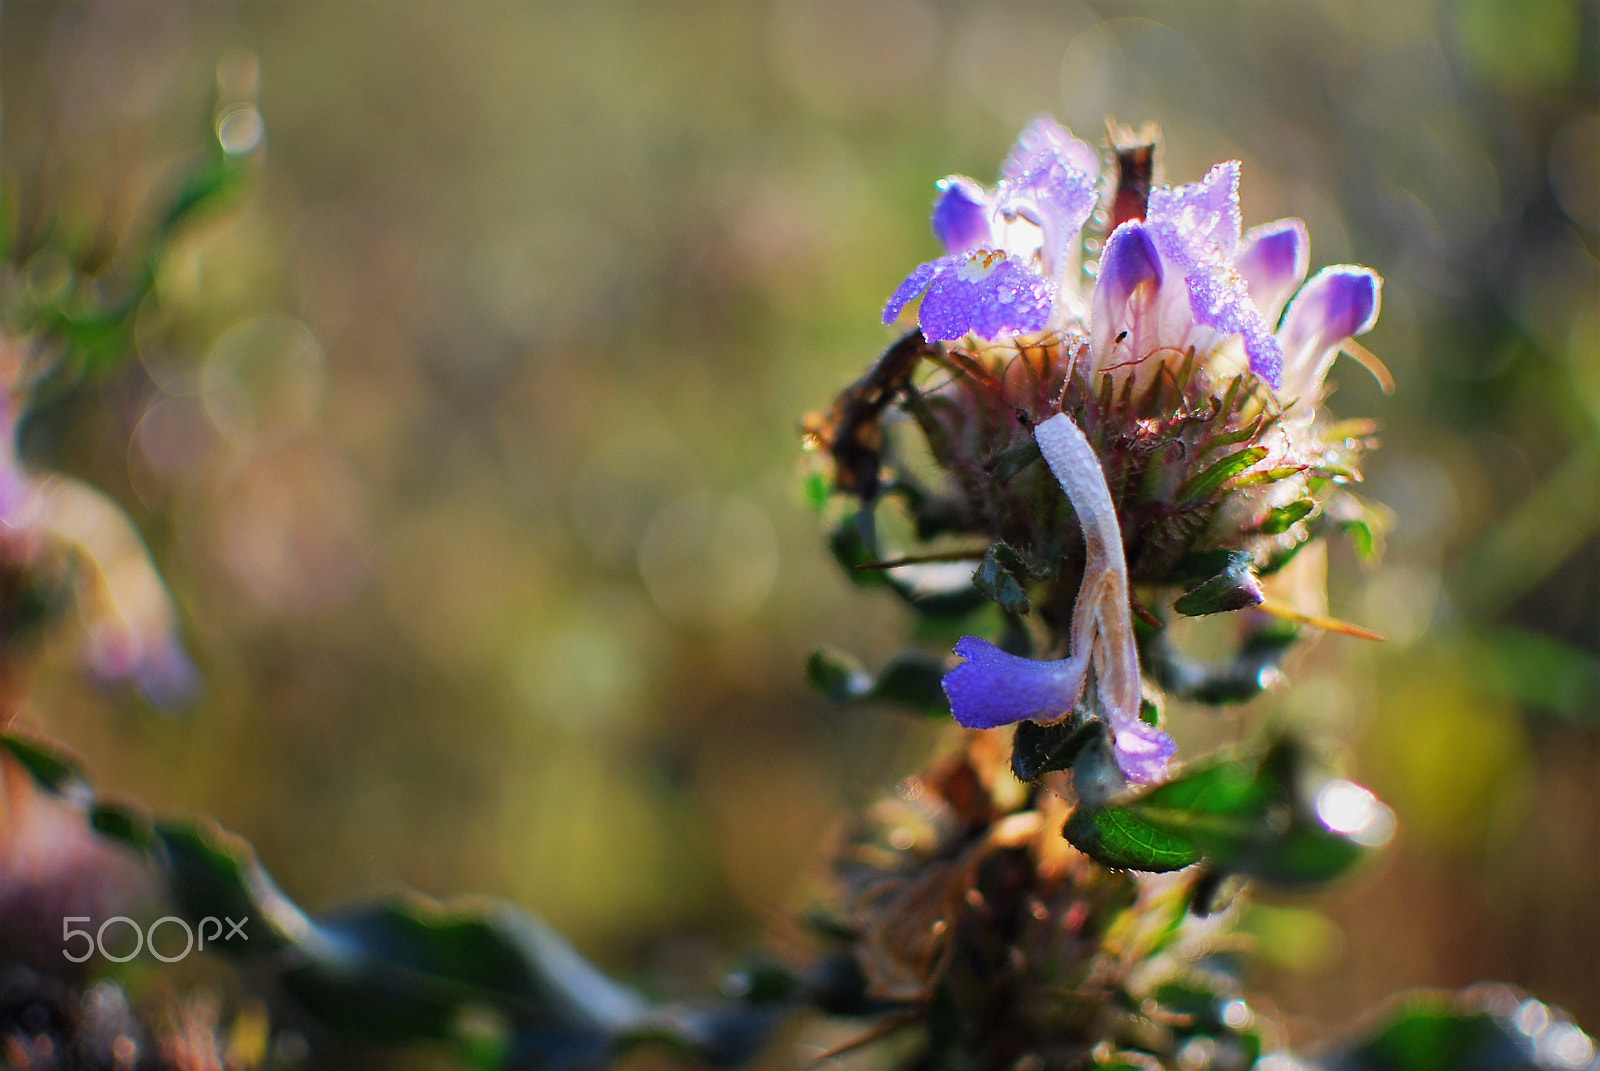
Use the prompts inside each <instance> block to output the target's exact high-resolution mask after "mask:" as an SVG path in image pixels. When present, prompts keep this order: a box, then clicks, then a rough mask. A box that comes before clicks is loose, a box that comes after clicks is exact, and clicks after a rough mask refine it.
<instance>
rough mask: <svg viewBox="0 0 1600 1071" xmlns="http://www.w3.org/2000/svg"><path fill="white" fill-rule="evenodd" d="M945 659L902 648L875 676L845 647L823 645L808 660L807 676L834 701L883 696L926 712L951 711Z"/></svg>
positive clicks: (885, 699) (888, 699)
mask: <svg viewBox="0 0 1600 1071" xmlns="http://www.w3.org/2000/svg"><path fill="white" fill-rule="evenodd" d="M945 668H946V667H945V660H944V659H943V658H938V657H935V656H932V655H927V654H923V653H922V652H920V651H901V652H900V653H899V654H897V655H895V656H894V657H892V658H890V659H889V661H888V662H885V663H884V666H883V669H882V671H880V672H879V674H878V676H877V677H876V678H874V677H873V676H872V674H870V673H868V672H867V671H866V669H864V668H863V667H862V665H861V663H860V662H859V661H857V660H856V659H855V658H854V657H852V656H851V655H848V654H846V653H844V652H843V651H836V650H832V649H831V648H822V649H820V650H817V651H813V652H812V654H811V657H810V658H808V659H807V660H806V679H807V680H808V681H809V682H810V683H811V686H812V687H813V688H815V689H816V690H817V691H819V692H821V693H822V694H823V695H824V696H825V697H826V698H827V699H828V701H829V702H831V703H840V704H843V703H858V702H861V701H863V700H867V699H881V700H884V701H886V702H890V703H899V704H900V705H901V706H907V707H911V708H912V709H914V710H917V711H919V712H921V713H923V714H930V715H945V714H949V713H950V702H949V700H948V699H947V698H946V697H945V694H944V687H943V685H942V684H941V682H942V681H943V679H944V674H945Z"/></svg>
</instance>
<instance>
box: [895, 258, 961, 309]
mask: <svg viewBox="0 0 1600 1071" xmlns="http://www.w3.org/2000/svg"><path fill="white" fill-rule="evenodd" d="M951 259H952V258H950V257H940V258H939V259H938V260H930V261H928V262H927V263H926V264H918V265H917V267H916V270H915V271H913V272H912V273H911V274H910V275H908V276H906V281H905V282H903V283H901V284H900V285H899V286H898V287H897V288H896V289H895V292H894V293H893V294H892V295H890V297H889V303H888V304H887V305H885V306H884V307H883V322H884V323H885V324H892V323H894V322H895V320H896V319H898V318H899V316H900V310H901V309H903V308H905V307H906V303H907V302H909V301H910V300H911V299H912V298H914V297H916V296H917V295H918V294H920V293H922V292H923V291H924V290H926V289H927V288H928V284H929V283H931V282H933V277H934V276H935V275H937V274H938V273H939V270H940V269H941V268H942V267H944V266H945V262H946V261H949V260H951Z"/></svg>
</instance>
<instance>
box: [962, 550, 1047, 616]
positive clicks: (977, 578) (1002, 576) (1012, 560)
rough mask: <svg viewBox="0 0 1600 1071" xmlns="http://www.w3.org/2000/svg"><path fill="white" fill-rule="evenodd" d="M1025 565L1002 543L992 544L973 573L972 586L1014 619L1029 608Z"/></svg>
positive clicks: (1020, 557) (1016, 554) (1019, 556)
mask: <svg viewBox="0 0 1600 1071" xmlns="http://www.w3.org/2000/svg"><path fill="white" fill-rule="evenodd" d="M1027 582H1028V564H1027V562H1025V561H1023V560H1022V555H1020V554H1018V553H1017V552H1016V551H1015V550H1013V549H1012V548H1011V547H1009V546H1007V545H1006V544H1005V543H1003V542H997V543H991V544H990V545H989V549H988V550H986V551H984V552H983V561H982V562H981V563H980V564H979V565H978V568H977V571H976V572H974V573H973V574H972V585H973V587H975V588H977V589H978V590H979V591H980V592H982V593H983V596H984V597H985V598H987V599H991V600H993V601H994V602H995V603H996V604H998V605H999V607H1000V609H1002V610H1004V611H1005V612H1006V613H1008V614H1010V615H1012V616H1013V617H1022V616H1024V615H1025V614H1027V613H1028V611H1029V610H1030V609H1031V608H1032V607H1031V606H1030V605H1029V603H1028V590H1027V586H1026V585H1027Z"/></svg>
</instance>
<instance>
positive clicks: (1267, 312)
mask: <svg viewBox="0 0 1600 1071" xmlns="http://www.w3.org/2000/svg"><path fill="white" fill-rule="evenodd" d="M1310 262H1311V239H1310V238H1309V237H1308V236H1307V235H1306V225H1305V224H1304V223H1302V222H1300V221H1299V220H1298V219H1280V220H1278V221H1276V222H1274V223H1263V224H1262V225H1261V226H1259V227H1251V228H1250V229H1249V230H1248V231H1246V232H1245V236H1244V239H1243V240H1242V241H1241V242H1240V243H1239V255H1238V257H1237V258H1236V259H1235V261H1234V266H1235V267H1237V268H1238V269H1239V274H1240V275H1242V276H1244V281H1245V286H1246V287H1248V288H1249V290H1250V300H1252V301H1254V302H1255V303H1256V308H1257V309H1260V310H1261V315H1262V317H1263V318H1264V319H1265V320H1266V321H1267V323H1269V324H1275V323H1277V322H1278V319H1279V317H1281V316H1282V315H1283V307H1284V305H1285V304H1287V303H1288V301H1289V298H1290V296H1291V295H1293V294H1294V292H1295V290H1296V289H1298V288H1299V286H1300V284H1301V283H1303V282H1305V278H1306V269H1307V268H1308V267H1309V266H1310Z"/></svg>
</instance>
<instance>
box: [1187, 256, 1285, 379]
mask: <svg viewBox="0 0 1600 1071" xmlns="http://www.w3.org/2000/svg"><path fill="white" fill-rule="evenodd" d="M1185 281H1186V282H1188V284H1189V307H1190V309H1191V310H1192V311H1193V312H1194V321H1195V323H1197V324H1201V325H1203V326H1205V327H1209V328H1211V329H1212V330H1213V331H1216V332H1217V333H1218V334H1223V335H1240V336H1242V337H1243V339H1244V352H1245V354H1246V355H1247V356H1248V357H1249V358H1250V370H1251V371H1252V372H1254V373H1255V374H1256V375H1258V376H1260V377H1261V378H1262V379H1264V380H1266V381H1267V383H1269V384H1270V385H1271V386H1273V387H1275V388H1276V387H1278V386H1280V385H1281V383H1282V382H1283V351H1282V349H1281V348H1280V347H1279V344H1278V340H1277V339H1276V338H1275V337H1273V334H1272V328H1271V327H1270V326H1269V325H1268V324H1267V321H1266V320H1264V319H1263V318H1262V316H1261V312H1260V311H1259V310H1258V309H1257V308H1256V305H1255V302H1253V301H1251V300H1250V292H1249V291H1248V290H1247V289H1246V288H1245V284H1244V280H1243V279H1242V278H1241V277H1240V276H1239V274H1238V273H1237V272H1235V271H1232V270H1229V269H1227V268H1222V269H1217V268H1214V267H1211V266H1209V265H1204V264H1201V265H1196V266H1195V268H1194V269H1192V270H1191V271H1190V272H1189V273H1188V274H1187V276H1186V277H1185Z"/></svg>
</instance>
